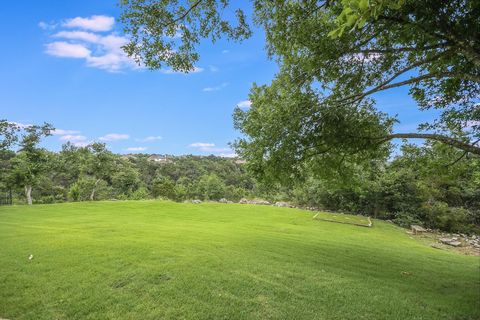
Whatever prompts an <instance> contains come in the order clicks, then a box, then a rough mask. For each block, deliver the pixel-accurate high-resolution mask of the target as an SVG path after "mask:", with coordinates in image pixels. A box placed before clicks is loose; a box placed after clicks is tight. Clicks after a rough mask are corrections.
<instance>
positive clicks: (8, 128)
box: [0, 120, 20, 151]
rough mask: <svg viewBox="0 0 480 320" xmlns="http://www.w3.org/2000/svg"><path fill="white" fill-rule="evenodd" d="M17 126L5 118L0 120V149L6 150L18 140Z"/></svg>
mask: <svg viewBox="0 0 480 320" xmlns="http://www.w3.org/2000/svg"><path fill="white" fill-rule="evenodd" d="M19 130H20V128H19V126H18V125H16V124H15V123H12V122H9V121H7V120H0V151H4V150H7V149H8V148H9V147H10V146H11V145H12V144H14V143H15V142H17V141H18V136H17V133H18V131H19Z"/></svg>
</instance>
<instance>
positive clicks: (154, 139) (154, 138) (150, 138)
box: [137, 136, 163, 142]
mask: <svg viewBox="0 0 480 320" xmlns="http://www.w3.org/2000/svg"><path fill="white" fill-rule="evenodd" d="M162 139H163V138H162V137H161V136H149V137H146V138H145V139H137V141H140V142H152V141H157V140H162Z"/></svg>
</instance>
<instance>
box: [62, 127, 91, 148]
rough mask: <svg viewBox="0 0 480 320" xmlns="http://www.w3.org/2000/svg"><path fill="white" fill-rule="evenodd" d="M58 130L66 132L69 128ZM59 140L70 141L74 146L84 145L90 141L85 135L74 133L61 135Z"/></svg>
mask: <svg viewBox="0 0 480 320" xmlns="http://www.w3.org/2000/svg"><path fill="white" fill-rule="evenodd" d="M60 131H64V132H68V131H69V130H60ZM72 132H73V131H72ZM60 140H61V141H66V142H70V143H71V144H73V145H74V146H75V147H86V146H88V145H89V144H90V143H91V141H88V140H87V137H85V136H82V135H74V134H66V135H63V136H61V137H60Z"/></svg>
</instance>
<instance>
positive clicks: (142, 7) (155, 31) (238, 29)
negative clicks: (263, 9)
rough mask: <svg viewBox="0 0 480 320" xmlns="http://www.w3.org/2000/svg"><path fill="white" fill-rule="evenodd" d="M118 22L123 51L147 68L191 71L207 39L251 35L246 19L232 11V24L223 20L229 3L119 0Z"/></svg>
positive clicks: (205, 0)
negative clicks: (125, 38)
mask: <svg viewBox="0 0 480 320" xmlns="http://www.w3.org/2000/svg"><path fill="white" fill-rule="evenodd" d="M120 5H121V6H122V8H123V13H122V16H121V19H120V20H121V21H122V23H123V24H124V31H125V33H127V34H128V35H129V36H130V42H129V43H128V44H127V45H126V46H125V47H124V50H125V52H126V53H127V54H128V55H129V56H130V57H132V58H134V59H135V60H136V61H137V63H138V64H140V65H144V66H145V67H147V68H149V69H153V70H155V69H161V68H163V67H164V66H169V67H171V68H172V69H173V70H174V71H180V72H187V73H188V72H191V71H194V70H195V63H196V62H197V61H198V60H199V55H198V53H197V52H196V48H197V46H198V44H199V43H200V41H201V40H202V39H204V38H208V39H210V40H211V41H213V42H215V41H216V40H217V39H219V38H221V37H222V36H226V37H228V38H229V39H233V40H238V41H240V40H243V39H246V38H248V37H250V35H251V31H250V27H249V25H248V23H247V19H246V16H245V14H244V12H243V11H242V10H241V9H236V10H235V21H234V22H232V21H230V20H227V19H223V17H222V12H223V10H224V9H225V8H226V7H227V6H228V5H229V1H228V0H222V1H215V0H195V1H193V0H192V1H185V2H180V1H174V0H171V1H164V0H162V1H150V0H122V1H121V3H120Z"/></svg>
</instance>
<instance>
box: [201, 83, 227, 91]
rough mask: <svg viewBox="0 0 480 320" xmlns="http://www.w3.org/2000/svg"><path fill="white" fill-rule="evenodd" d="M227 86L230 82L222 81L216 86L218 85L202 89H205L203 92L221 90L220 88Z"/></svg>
mask: <svg viewBox="0 0 480 320" xmlns="http://www.w3.org/2000/svg"><path fill="white" fill-rule="evenodd" d="M226 86H228V82H224V83H222V84H221V85H219V86H216V87H206V88H203V89H202V91H203V92H212V91H219V90H222V89H223V88H225V87H226Z"/></svg>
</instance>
